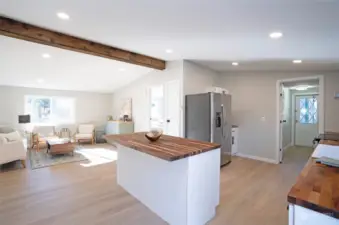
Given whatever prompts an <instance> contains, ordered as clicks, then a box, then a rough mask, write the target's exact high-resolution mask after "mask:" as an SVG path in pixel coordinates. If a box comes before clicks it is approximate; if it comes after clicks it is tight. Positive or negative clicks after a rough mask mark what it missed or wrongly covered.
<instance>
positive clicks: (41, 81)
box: [36, 78, 44, 84]
mask: <svg viewBox="0 0 339 225" xmlns="http://www.w3.org/2000/svg"><path fill="white" fill-rule="evenodd" d="M36 82H38V83H39V84H41V83H43V82H44V79H41V78H39V79H37V80H36Z"/></svg>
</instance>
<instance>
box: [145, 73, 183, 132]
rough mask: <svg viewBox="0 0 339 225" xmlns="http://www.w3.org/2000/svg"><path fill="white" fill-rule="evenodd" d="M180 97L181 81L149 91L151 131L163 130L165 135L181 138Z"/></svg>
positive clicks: (155, 87) (168, 83) (171, 82)
mask: <svg viewBox="0 0 339 225" xmlns="http://www.w3.org/2000/svg"><path fill="white" fill-rule="evenodd" d="M180 96H181V91H180V82H179V80H175V81H170V82H167V83H165V84H164V85H159V86H154V87H151V88H150V89H149V99H150V118H149V119H150V123H149V128H150V129H161V130H162V131H163V133H164V134H167V135H171V136H180Z"/></svg>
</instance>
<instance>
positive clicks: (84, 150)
mask: <svg viewBox="0 0 339 225" xmlns="http://www.w3.org/2000/svg"><path fill="white" fill-rule="evenodd" d="M28 152H29V153H28V157H29V160H30V164H31V168H32V170H34V169H39V168H43V167H49V166H55V165H60V164H64V163H74V162H81V163H80V165H81V166H83V167H90V166H98V165H101V164H106V163H110V162H113V161H116V160H117V157H118V154H117V152H116V149H115V148H114V146H112V145H108V144H96V145H78V146H77V147H76V149H75V151H74V156H72V154H65V155H55V156H52V155H50V154H48V153H47V149H42V150H40V151H39V152H36V151H35V150H29V151H28ZM82 161H84V162H82Z"/></svg>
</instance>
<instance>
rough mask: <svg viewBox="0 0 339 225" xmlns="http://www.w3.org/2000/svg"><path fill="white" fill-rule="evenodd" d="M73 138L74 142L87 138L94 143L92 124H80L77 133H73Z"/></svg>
mask: <svg viewBox="0 0 339 225" xmlns="http://www.w3.org/2000/svg"><path fill="white" fill-rule="evenodd" d="M74 139H75V141H76V142H79V141H84V140H87V141H91V143H92V144H94V125H93V124H80V125H79V126H78V129H77V133H76V134H75V135H74Z"/></svg>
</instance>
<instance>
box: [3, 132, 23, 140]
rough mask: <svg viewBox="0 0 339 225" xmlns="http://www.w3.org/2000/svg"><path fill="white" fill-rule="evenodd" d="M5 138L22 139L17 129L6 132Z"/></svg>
mask: <svg viewBox="0 0 339 225" xmlns="http://www.w3.org/2000/svg"><path fill="white" fill-rule="evenodd" d="M5 138H7V140H8V141H20V140H21V139H22V138H21V136H20V134H19V132H18V131H14V132H12V133H8V134H6V136H5Z"/></svg>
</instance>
